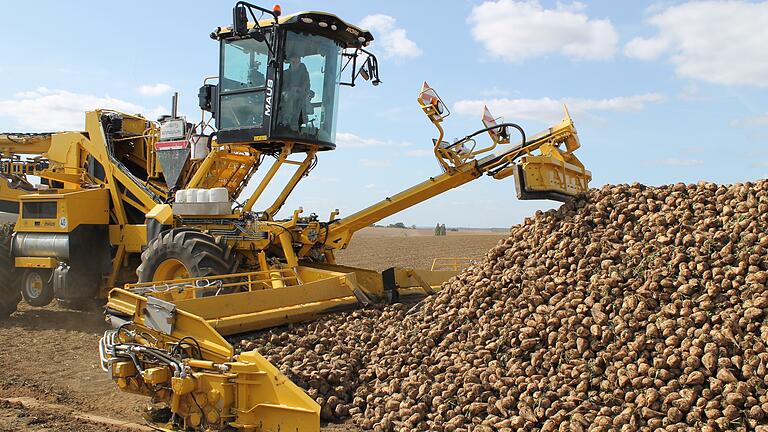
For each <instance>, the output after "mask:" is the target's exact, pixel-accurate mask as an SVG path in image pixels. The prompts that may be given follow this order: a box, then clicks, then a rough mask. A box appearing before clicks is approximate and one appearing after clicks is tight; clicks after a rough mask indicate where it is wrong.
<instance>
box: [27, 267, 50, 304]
mask: <svg viewBox="0 0 768 432" xmlns="http://www.w3.org/2000/svg"><path fill="white" fill-rule="evenodd" d="M44 287H45V281H44V280H43V277H42V276H41V275H40V274H39V273H37V272H30V273H28V274H27V277H26V278H25V279H24V291H26V292H27V295H29V297H30V298H38V297H40V296H41V295H42V294H43V290H44Z"/></svg>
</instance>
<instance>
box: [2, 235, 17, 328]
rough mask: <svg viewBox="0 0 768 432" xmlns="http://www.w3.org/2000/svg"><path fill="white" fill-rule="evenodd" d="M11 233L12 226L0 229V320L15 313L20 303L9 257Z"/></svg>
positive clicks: (11, 261) (11, 260)
mask: <svg viewBox="0 0 768 432" xmlns="http://www.w3.org/2000/svg"><path fill="white" fill-rule="evenodd" d="M12 233H13V225H3V226H2V227H0V320H3V319H6V318H8V317H9V316H10V315H11V314H12V313H14V312H16V306H17V305H18V304H19V302H20V301H21V292H19V288H18V286H17V285H16V281H15V280H14V272H13V268H14V266H13V259H12V257H11V234H12Z"/></svg>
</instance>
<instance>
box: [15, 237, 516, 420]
mask: <svg viewBox="0 0 768 432" xmlns="http://www.w3.org/2000/svg"><path fill="white" fill-rule="evenodd" d="M404 231H410V232H411V233H408V234H415V235H402V232H404ZM420 231H421V233H419V232H420ZM504 237H506V235H505V233H497V232H490V231H464V232H462V231H459V232H449V235H448V236H445V237H435V236H433V235H432V233H431V231H429V230H398V229H389V228H366V229H365V230H363V231H362V232H361V233H360V235H359V236H356V237H355V238H354V239H353V240H352V242H351V243H350V246H349V248H348V249H347V250H344V251H341V252H340V253H338V254H337V257H338V261H339V263H340V264H344V265H350V266H360V267H366V268H371V269H376V270H383V269H385V268H387V267H390V266H409V267H414V268H429V266H430V265H431V264H432V259H433V258H435V257H459V258H478V257H481V256H482V255H483V254H485V253H486V252H487V251H488V249H490V248H491V247H493V246H494V245H496V244H497V242H498V241H499V240H500V239H501V238H504ZM106 328H107V327H106V324H105V323H104V321H103V315H102V311H100V310H93V311H89V312H75V311H69V310H65V309H62V308H59V307H58V306H56V305H55V304H53V305H50V306H47V307H45V308H31V307H29V306H26V305H25V304H21V305H19V311H18V312H16V313H15V314H13V315H12V316H11V318H10V319H9V320H7V321H4V322H0V347H2V349H0V431H22V430H24V431H26V430H32V431H59V430H70V431H78V432H86V431H88V432H90V431H115V432H122V431H136V430H141V429H140V428H137V426H136V425H135V424H122V422H125V423H129V422H136V423H141V422H142V416H141V412H142V409H143V407H144V406H145V404H146V402H147V399H146V398H144V397H139V396H134V395H129V394H126V393H121V392H119V391H117V389H116V387H115V386H114V384H113V383H112V381H111V380H110V379H109V378H108V377H107V375H106V374H105V373H104V372H103V371H102V370H101V368H100V366H99V358H98V352H97V344H98V340H99V337H101V335H102V333H103V332H104V330H106ZM323 429H324V430H329V431H339V432H341V431H347V432H349V431H356V430H357V428H356V427H354V426H350V425H326V426H324V428H323Z"/></svg>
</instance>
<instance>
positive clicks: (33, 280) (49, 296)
mask: <svg viewBox="0 0 768 432" xmlns="http://www.w3.org/2000/svg"><path fill="white" fill-rule="evenodd" d="M51 282H52V281H51V270H49V269H35V268H30V269H26V270H24V271H23V272H22V273H21V276H20V277H19V279H18V286H19V289H20V290H21V295H22V296H24V301H26V302H27V303H28V304H29V305H30V306H37V307H43V306H46V305H47V304H49V303H50V302H52V301H53V284H52V283H51Z"/></svg>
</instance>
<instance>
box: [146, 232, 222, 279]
mask: <svg viewBox="0 0 768 432" xmlns="http://www.w3.org/2000/svg"><path fill="white" fill-rule="evenodd" d="M169 259H174V260H177V261H180V262H181V263H182V264H183V265H184V267H185V268H186V270H187V272H188V273H189V276H190V277H204V276H218V275H223V274H228V273H232V272H233V271H234V268H235V267H236V266H237V262H236V260H235V259H234V253H232V251H231V250H230V248H229V247H228V246H227V245H226V244H225V243H224V242H221V241H217V240H216V239H215V238H214V237H213V236H211V235H209V234H206V233H204V232H201V231H198V230H196V229H193V228H173V229H170V230H168V231H163V232H162V233H160V234H159V235H158V236H157V237H155V238H154V239H152V241H150V242H149V244H148V245H147V249H146V250H144V252H142V254H141V264H140V265H139V267H138V268H137V269H136V275H137V276H138V277H139V282H152V281H153V279H154V276H155V272H156V270H157V269H158V267H159V266H160V264H162V263H163V262H164V261H166V260H169Z"/></svg>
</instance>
